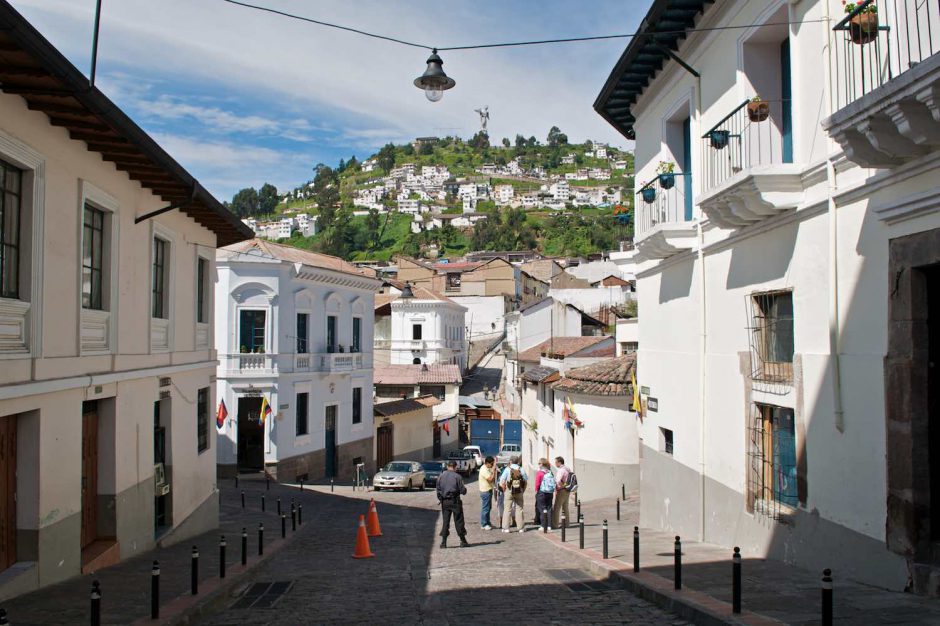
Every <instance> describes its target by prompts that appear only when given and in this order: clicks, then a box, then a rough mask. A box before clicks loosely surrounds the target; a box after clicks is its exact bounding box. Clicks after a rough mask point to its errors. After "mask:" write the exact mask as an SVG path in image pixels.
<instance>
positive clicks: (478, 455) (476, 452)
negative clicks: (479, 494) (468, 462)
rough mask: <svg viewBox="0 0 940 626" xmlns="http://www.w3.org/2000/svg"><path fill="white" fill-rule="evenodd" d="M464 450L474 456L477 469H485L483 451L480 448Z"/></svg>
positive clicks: (474, 447)
mask: <svg viewBox="0 0 940 626" xmlns="http://www.w3.org/2000/svg"><path fill="white" fill-rule="evenodd" d="M463 449H464V450H466V451H467V452H469V453H470V454H472V455H473V460H474V461H475V462H476V464H477V469H479V468H481V467H483V450H481V449H480V446H464V447H463Z"/></svg>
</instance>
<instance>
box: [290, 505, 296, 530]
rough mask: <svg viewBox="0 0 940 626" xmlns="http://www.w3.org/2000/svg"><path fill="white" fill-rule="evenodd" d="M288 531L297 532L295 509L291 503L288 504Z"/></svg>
mask: <svg viewBox="0 0 940 626" xmlns="http://www.w3.org/2000/svg"><path fill="white" fill-rule="evenodd" d="M290 530H291V532H297V507H296V506H295V505H294V503H293V502H291V503H290Z"/></svg>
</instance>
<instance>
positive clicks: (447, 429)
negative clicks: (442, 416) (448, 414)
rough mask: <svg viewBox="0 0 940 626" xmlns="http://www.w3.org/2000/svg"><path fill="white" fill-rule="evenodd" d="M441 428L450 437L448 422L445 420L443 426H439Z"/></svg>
mask: <svg viewBox="0 0 940 626" xmlns="http://www.w3.org/2000/svg"><path fill="white" fill-rule="evenodd" d="M441 427H442V428H443V429H444V432H445V433H447V435H448V436H450V420H446V421H445V422H444V423H443V424H441Z"/></svg>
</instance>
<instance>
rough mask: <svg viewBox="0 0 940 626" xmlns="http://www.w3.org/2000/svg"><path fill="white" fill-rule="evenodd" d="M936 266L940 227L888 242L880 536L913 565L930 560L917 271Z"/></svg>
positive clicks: (923, 332)
mask: <svg viewBox="0 0 940 626" xmlns="http://www.w3.org/2000/svg"><path fill="white" fill-rule="evenodd" d="M937 263H940V228H937V229H933V230H929V231H925V232H921V233H916V234H913V235H908V236H905V237H899V238H897V239H892V240H890V241H889V244H888V353H887V356H886V357H885V383H884V384H885V432H886V448H887V459H886V463H887V467H886V470H887V484H888V493H887V498H888V500H887V520H886V521H885V533H886V540H887V544H888V549H890V550H891V551H893V552H896V553H899V554H904V555H906V556H907V557H909V558H912V559H913V560H914V561H915V562H921V563H924V562H929V560H930V558H931V547H930V536H931V529H930V504H931V503H930V485H929V480H928V477H929V476H930V471H929V470H930V468H929V454H928V447H929V438H928V429H927V426H928V408H927V356H928V355H927V301H926V291H927V285H926V276H925V274H924V273H923V272H922V271H920V270H919V268H922V267H924V266H927V265H933V264H937ZM938 461H940V460H938ZM935 506H940V503H935Z"/></svg>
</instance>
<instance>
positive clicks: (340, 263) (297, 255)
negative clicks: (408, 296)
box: [221, 239, 375, 278]
mask: <svg viewBox="0 0 940 626" xmlns="http://www.w3.org/2000/svg"><path fill="white" fill-rule="evenodd" d="M254 250H257V251H258V252H260V253H261V254H262V255H265V256H268V257H271V258H274V259H279V260H281V261H287V262H289V263H303V264H304V265H309V266H310V267H319V268H321V269H326V270H333V271H336V272H343V273H345V274H355V275H357V276H365V277H367V278H375V270H373V269H370V268H367V267H356V266H355V265H353V264H352V263H347V262H346V261H344V260H343V259H341V258H339V257H336V256H330V255H328V254H320V253H319V252H311V251H309V250H301V249H300V248H295V247H293V246H285V245H284V244H280V243H274V242H272V241H265V240H264V239H249V240H248V241H242V242H240V243H236V244H234V245H231V246H226V247H224V248H221V251H222V252H223V253H225V252H229V253H232V254H230V255H229V256H234V255H235V254H245V253H251V252H252V251H254Z"/></svg>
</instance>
